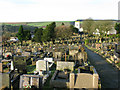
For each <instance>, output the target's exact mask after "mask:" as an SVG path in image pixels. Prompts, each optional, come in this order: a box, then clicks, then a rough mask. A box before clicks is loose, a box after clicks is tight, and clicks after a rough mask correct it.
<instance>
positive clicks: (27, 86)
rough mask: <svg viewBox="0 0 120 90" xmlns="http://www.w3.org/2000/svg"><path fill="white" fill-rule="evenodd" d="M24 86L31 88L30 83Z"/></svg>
mask: <svg viewBox="0 0 120 90" xmlns="http://www.w3.org/2000/svg"><path fill="white" fill-rule="evenodd" d="M23 88H31V85H30V84H25V85H24V87H23Z"/></svg>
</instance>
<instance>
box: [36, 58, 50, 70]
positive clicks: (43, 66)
mask: <svg viewBox="0 0 120 90" xmlns="http://www.w3.org/2000/svg"><path fill="white" fill-rule="evenodd" d="M41 70H42V71H49V66H48V62H47V61H45V60H38V61H37V62H36V71H37V72H39V71H41Z"/></svg>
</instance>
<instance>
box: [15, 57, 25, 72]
mask: <svg viewBox="0 0 120 90" xmlns="http://www.w3.org/2000/svg"><path fill="white" fill-rule="evenodd" d="M13 65H14V67H15V68H17V69H18V70H21V71H24V70H26V65H27V64H26V56H14V59H13Z"/></svg>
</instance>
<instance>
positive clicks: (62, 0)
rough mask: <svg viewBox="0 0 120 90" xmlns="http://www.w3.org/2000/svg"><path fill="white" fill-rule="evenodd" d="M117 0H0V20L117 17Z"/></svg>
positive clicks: (25, 20)
mask: <svg viewBox="0 0 120 90" xmlns="http://www.w3.org/2000/svg"><path fill="white" fill-rule="evenodd" d="M118 1H119V0H109V1H108V0H104V1H103V0H6V1H5V0H4V1H3V0H1V1H0V11H1V13H0V22H16V21H17V22H27V21H28V22H29V21H62V20H64V21H65V20H69V21H70V20H72V21H73V20H76V19H86V18H89V17H92V18H93V19H117V18H118V14H117V13H118V10H117V8H118V7H117V4H118ZM19 2H20V3H19ZM32 2H34V3H32Z"/></svg>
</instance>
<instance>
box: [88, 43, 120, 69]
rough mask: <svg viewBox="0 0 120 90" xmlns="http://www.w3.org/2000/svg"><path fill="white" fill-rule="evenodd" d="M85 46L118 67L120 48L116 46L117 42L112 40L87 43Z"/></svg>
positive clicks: (119, 63) (119, 65)
mask: <svg viewBox="0 0 120 90" xmlns="http://www.w3.org/2000/svg"><path fill="white" fill-rule="evenodd" d="M87 47H88V48H89V49H91V50H93V51H95V52H96V53H98V54H99V55H101V56H102V57H104V58H106V60H107V61H108V62H110V63H111V64H113V65H115V66H116V67H117V68H118V69H120V50H119V48H118V44H116V43H114V42H111V43H95V44H94V43H93V44H91V45H87Z"/></svg>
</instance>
